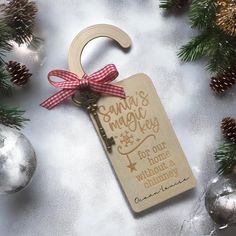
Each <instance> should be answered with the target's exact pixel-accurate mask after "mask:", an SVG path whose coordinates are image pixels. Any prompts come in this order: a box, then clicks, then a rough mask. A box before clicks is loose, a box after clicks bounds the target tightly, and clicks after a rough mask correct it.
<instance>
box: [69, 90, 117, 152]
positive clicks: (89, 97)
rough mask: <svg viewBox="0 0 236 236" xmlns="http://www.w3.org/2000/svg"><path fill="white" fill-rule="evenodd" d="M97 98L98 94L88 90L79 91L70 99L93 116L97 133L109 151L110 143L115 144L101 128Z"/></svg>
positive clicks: (110, 150)
mask: <svg viewBox="0 0 236 236" xmlns="http://www.w3.org/2000/svg"><path fill="white" fill-rule="evenodd" d="M99 98H100V95H99V94H98V93H94V92H91V91H89V90H84V91H81V92H80V93H79V94H77V95H73V96H72V100H73V102H74V103H75V104H76V105H78V106H80V107H82V108H84V109H85V110H87V111H88V112H89V113H90V114H91V115H92V116H93V118H94V120H95V122H96V124H97V127H98V130H99V133H100V135H101V137H102V139H103V141H104V143H105V145H106V148H107V151H108V152H110V153H111V152H112V145H114V144H115V140H114V138H113V137H110V138H108V137H107V135H106V132H105V129H104V128H103V126H102V123H101V121H100V119H99V117H98V113H97V101H98V100H99Z"/></svg>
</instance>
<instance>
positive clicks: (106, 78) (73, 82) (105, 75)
mask: <svg viewBox="0 0 236 236" xmlns="http://www.w3.org/2000/svg"><path fill="white" fill-rule="evenodd" d="M118 75H119V73H118V71H117V69H116V67H115V65H113V64H109V65H107V66H105V67H104V68H103V69H101V70H99V71H97V72H95V73H93V74H92V75H89V76H88V75H86V74H85V75H84V76H83V79H79V77H78V75H76V74H74V73H72V72H70V71H65V70H53V71H51V72H49V73H48V81H49V83H50V84H52V85H53V86H54V87H56V88H60V89H61V90H60V91H59V92H57V93H56V94H54V95H53V96H51V97H49V98H48V99H47V100H46V101H44V102H43V103H42V104H40V105H41V106H42V107H45V108H47V109H49V110H50V109H52V108H53V107H55V106H56V105H58V104H59V103H61V102H62V101H64V100H65V99H66V98H68V97H70V96H72V95H73V94H74V93H75V92H76V91H78V90H81V89H83V88H89V89H90V90H92V91H94V92H97V93H102V94H106V95H111V96H115V97H120V98H125V91H124V89H123V88H122V87H119V86H116V85H114V84H110V83H109V82H111V81H112V80H114V79H115V78H116V77H117V76H118ZM52 76H56V77H59V78H61V79H64V80H65V81H63V82H55V81H53V80H51V77H52Z"/></svg>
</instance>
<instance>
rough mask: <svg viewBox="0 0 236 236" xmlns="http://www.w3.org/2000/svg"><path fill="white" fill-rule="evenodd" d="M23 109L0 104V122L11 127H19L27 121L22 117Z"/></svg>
mask: <svg viewBox="0 0 236 236" xmlns="http://www.w3.org/2000/svg"><path fill="white" fill-rule="evenodd" d="M23 114H24V111H21V110H19V109H18V108H8V107H6V106H2V105H0V123H1V124H3V125H6V126H9V127H11V128H16V129H20V128H21V127H22V126H23V123H24V122H26V121H29V120H28V119H25V118H24V117H23Z"/></svg>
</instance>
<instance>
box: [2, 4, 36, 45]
mask: <svg viewBox="0 0 236 236" xmlns="http://www.w3.org/2000/svg"><path fill="white" fill-rule="evenodd" d="M3 11H4V14H5V19H6V22H7V24H8V25H9V26H10V27H11V28H12V29H13V38H14V40H15V41H16V42H17V43H18V44H22V43H30V42H31V40H32V38H33V27H34V23H35V18H36V13H37V7H36V4H35V2H31V1H29V0H10V1H8V3H7V4H5V5H4V8H3Z"/></svg>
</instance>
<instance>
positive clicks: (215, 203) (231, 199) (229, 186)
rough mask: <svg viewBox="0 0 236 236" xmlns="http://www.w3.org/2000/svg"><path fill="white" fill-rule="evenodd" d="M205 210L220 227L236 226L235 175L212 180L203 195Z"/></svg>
mask: <svg viewBox="0 0 236 236" xmlns="http://www.w3.org/2000/svg"><path fill="white" fill-rule="evenodd" d="M205 205H206V209H207V211H208V213H209V215H210V216H211V218H212V219H213V220H214V221H215V222H216V223H217V224H218V225H220V226H224V225H235V224H236V175H235V174H231V175H228V176H219V177H217V178H215V179H213V181H212V183H211V184H210V186H209V187H208V190H207V192H206V195H205Z"/></svg>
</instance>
